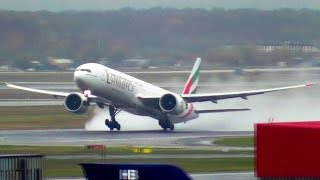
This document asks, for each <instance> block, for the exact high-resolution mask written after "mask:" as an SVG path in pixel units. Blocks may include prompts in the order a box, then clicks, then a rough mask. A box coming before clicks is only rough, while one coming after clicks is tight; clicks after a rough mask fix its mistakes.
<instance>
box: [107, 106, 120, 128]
mask: <svg viewBox="0 0 320 180" xmlns="http://www.w3.org/2000/svg"><path fill="white" fill-rule="evenodd" d="M120 111H121V110H118V109H116V108H115V107H114V106H111V105H110V106H109V114H110V117H111V120H109V119H106V120H105V124H106V126H108V127H109V129H110V130H111V131H112V130H113V129H117V130H118V131H119V130H120V129H121V125H120V124H119V123H118V121H116V115H117V114H118V113H119V112H120Z"/></svg>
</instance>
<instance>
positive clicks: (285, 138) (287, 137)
mask: <svg viewBox="0 0 320 180" xmlns="http://www.w3.org/2000/svg"><path fill="white" fill-rule="evenodd" d="M255 153H256V154H255V168H256V169H255V173H256V176H257V177H259V178H289V179H290V178H320V122H319V121H316V122H310V121H308V122H282V123H258V124H256V125H255Z"/></svg>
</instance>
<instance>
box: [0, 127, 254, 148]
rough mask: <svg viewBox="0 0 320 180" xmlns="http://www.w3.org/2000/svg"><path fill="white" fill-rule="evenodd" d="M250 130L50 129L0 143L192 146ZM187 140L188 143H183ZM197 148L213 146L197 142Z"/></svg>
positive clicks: (5, 137)
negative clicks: (203, 141) (204, 139)
mask: <svg viewBox="0 0 320 180" xmlns="http://www.w3.org/2000/svg"><path fill="white" fill-rule="evenodd" d="M247 135H252V132H251V131H173V132H170V131H168V132H164V131H162V130H159V131H86V130H82V129H68V130H62V129H57V130H55V129H51V130H23V131H0V144H8V145H88V144H106V145H112V146H118V145H126V146H128V145H129V146H130V145H132V146H147V147H195V146H194V144H195V142H194V141H196V142H201V138H206V139H210V138H212V140H213V139H214V138H218V137H225V136H247ZM183 139H188V141H183ZM197 147H213V148H214V147H215V146H211V145H210V144H208V143H203V144H201V143H199V144H198V145H197Z"/></svg>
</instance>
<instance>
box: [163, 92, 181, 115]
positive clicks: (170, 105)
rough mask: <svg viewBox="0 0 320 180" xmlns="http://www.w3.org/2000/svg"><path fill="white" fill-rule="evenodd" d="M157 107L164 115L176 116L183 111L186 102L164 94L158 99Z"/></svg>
mask: <svg viewBox="0 0 320 180" xmlns="http://www.w3.org/2000/svg"><path fill="white" fill-rule="evenodd" d="M159 106H160V108H161V110H162V111H164V112H166V113H169V114H174V115H178V114H181V113H183V112H184V111H185V109H186V102H185V101H184V100H183V99H182V98H181V97H180V96H179V95H175V94H165V95H163V96H162V97H161V98H160V101H159Z"/></svg>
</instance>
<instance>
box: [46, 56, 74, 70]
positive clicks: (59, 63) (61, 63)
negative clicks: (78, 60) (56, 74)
mask: <svg viewBox="0 0 320 180" xmlns="http://www.w3.org/2000/svg"><path fill="white" fill-rule="evenodd" d="M48 63H49V64H50V65H53V66H56V67H58V68H59V69H67V68H68V67H69V66H70V65H72V64H73V60H72V59H63V58H60V59H59V58H49V60H48Z"/></svg>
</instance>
